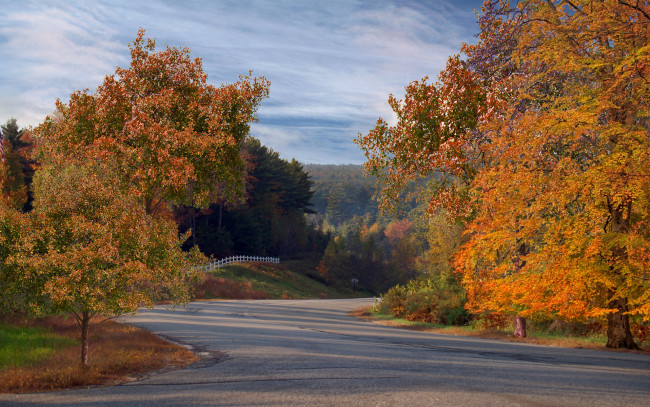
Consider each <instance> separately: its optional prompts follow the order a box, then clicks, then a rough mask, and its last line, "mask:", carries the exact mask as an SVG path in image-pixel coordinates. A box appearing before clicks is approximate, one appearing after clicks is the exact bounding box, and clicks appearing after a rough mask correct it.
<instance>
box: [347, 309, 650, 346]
mask: <svg viewBox="0 0 650 407" xmlns="http://www.w3.org/2000/svg"><path fill="white" fill-rule="evenodd" d="M350 315H351V316H354V317H356V318H359V319H363V320H367V321H372V322H374V323H376V324H380V325H385V326H394V327H398V328H404V329H412V330H416V331H423V332H433V333H438V334H445V335H458V336H472V337H477V338H484V339H496V340H502V341H510V342H519V343H531V344H538V345H545V346H556V347H564V348H577V349H582V348H584V349H597V350H610V351H617V352H633V353H643V354H648V353H650V350H646V351H632V350H627V349H608V348H606V347H605V343H606V342H607V340H606V337H605V335H603V334H599V335H589V336H573V335H569V334H567V333H564V332H548V331H540V330H535V329H528V331H527V333H528V336H527V337H526V338H515V337H514V336H512V332H513V330H512V329H497V328H489V329H483V328H477V327H472V326H448V325H438V324H431V323H426V322H414V321H408V320H406V319H399V318H394V317H392V316H390V315H385V314H379V313H374V312H372V307H367V308H361V309H358V310H354V311H352V312H351V313H350ZM644 345H645V346H644ZM647 345H648V344H645V343H644V344H641V346H642V347H644V348H646V347H647Z"/></svg>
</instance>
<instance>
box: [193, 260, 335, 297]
mask: <svg viewBox="0 0 650 407" xmlns="http://www.w3.org/2000/svg"><path fill="white" fill-rule="evenodd" d="M194 291H195V298H197V299H211V298H229V299H259V298H274V299H298V298H340V297H341V294H340V293H338V292H337V291H336V290H334V289H333V288H331V287H328V286H326V285H325V284H323V283H321V282H320V281H317V280H314V279H312V278H309V277H308V276H305V275H303V274H300V273H296V272H294V271H291V270H289V269H288V268H286V267H285V266H283V265H282V264H266V263H247V264H238V265H230V266H226V267H223V268H222V269H220V270H216V271H213V272H211V273H207V275H206V279H205V281H204V282H203V283H201V284H199V285H198V286H197V287H195V290H194Z"/></svg>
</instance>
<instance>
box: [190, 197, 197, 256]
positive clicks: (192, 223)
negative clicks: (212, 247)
mask: <svg viewBox="0 0 650 407" xmlns="http://www.w3.org/2000/svg"><path fill="white" fill-rule="evenodd" d="M190 217H191V218H190V226H191V227H192V247H196V209H195V208H194V206H192V208H190Z"/></svg>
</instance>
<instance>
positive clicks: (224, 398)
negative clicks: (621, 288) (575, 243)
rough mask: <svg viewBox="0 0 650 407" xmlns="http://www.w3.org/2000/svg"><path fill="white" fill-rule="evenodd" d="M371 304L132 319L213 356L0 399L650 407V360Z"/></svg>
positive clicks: (239, 306) (267, 304)
mask: <svg viewBox="0 0 650 407" xmlns="http://www.w3.org/2000/svg"><path fill="white" fill-rule="evenodd" d="M372 303H373V300H372V299H356V300H299V301H211V302H196V303H191V304H189V305H188V306H187V307H186V308H181V309H177V310H167V309H164V308H161V309H155V310H147V311H142V312H139V313H138V315H137V316H135V317H128V318H125V319H124V320H125V321H126V322H128V323H130V324H133V325H137V326H139V327H143V328H146V329H149V330H151V331H153V332H155V333H157V334H160V335H162V336H164V337H167V338H171V339H174V340H176V341H178V342H181V343H185V344H191V345H193V346H194V347H195V348H196V349H198V350H200V351H202V352H205V354H206V355H209V356H208V357H206V358H205V359H204V360H203V361H202V362H201V363H198V364H197V365H194V366H192V367H190V368H186V369H182V370H176V371H171V372H166V373H160V374H155V375H152V376H151V377H149V378H147V379H144V380H139V381H134V382H130V383H127V384H122V385H118V386H107V387H92V388H87V389H77V390H65V391H57V392H49V393H34V394H21V395H7V394H4V395H0V405H15V406H32V405H48V406H109V405H111V406H112V405H119V406H211V405H216V406H298V405H301V406H408V407H413V406H522V405H523V406H650V357H649V356H646V355H639V354H630V353H614V352H601V351H592V350H585V349H562V348H550V347H542V346H535V345H527V344H517V343H508V342H500V341H491V340H482V339H474V338H466V337H457V336H445V335H436V334H431V333H422V332H414V331H409V330H403V329H398V328H390V327H385V326H380V325H376V324H373V323H371V322H366V321H359V320H356V319H354V318H351V317H349V316H348V315H347V312H348V311H350V310H352V309H355V308H358V307H361V306H364V305H370V304H372Z"/></svg>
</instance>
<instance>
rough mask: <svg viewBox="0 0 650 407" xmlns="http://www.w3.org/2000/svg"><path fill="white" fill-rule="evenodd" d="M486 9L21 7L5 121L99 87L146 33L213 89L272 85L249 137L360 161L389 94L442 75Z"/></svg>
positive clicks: (4, 85)
mask: <svg viewBox="0 0 650 407" xmlns="http://www.w3.org/2000/svg"><path fill="white" fill-rule="evenodd" d="M481 2H482V1H481V0H456V1H454V2H453V3H452V1H451V0H440V1H435V2H418V1H409V0H394V1H390V0H383V1H376V0H331V1H328V2H304V1H300V0H278V1H273V2H268V1H264V0H239V1H234V0H233V1H226V0H224V1H213V0H186V1H184V2H178V1H176V0H150V1H147V2H137V1H132V0H112V1H109V0H96V1H89V2H86V1H82V0H52V1H50V2H48V3H47V5H43V2H42V1H37V0H25V1H23V2H15V4H14V3H12V4H11V5H10V6H9V7H7V8H6V10H5V12H4V15H0V58H2V60H3V61H4V62H5V63H4V64H3V65H2V68H0V79H2V82H1V83H0V96H1V98H0V121H2V120H6V119H7V118H9V117H10V116H14V117H16V118H17V119H18V121H19V124H22V125H33V124H37V123H38V122H40V121H42V119H43V118H44V116H45V115H46V114H48V113H49V112H51V111H52V109H53V106H54V101H55V100H56V98H61V99H63V100H65V99H66V98H67V96H68V95H69V94H70V93H71V92H72V91H74V90H77V89H84V88H90V89H91V90H92V89H94V88H95V87H96V86H98V85H99V84H100V83H101V80H102V78H103V76H104V75H108V74H111V73H113V72H114V70H115V66H116V65H121V66H124V65H125V64H128V47H127V44H128V43H129V42H131V41H132V40H133V39H134V38H135V35H136V33H137V30H138V28H139V27H143V28H145V29H146V30H147V35H148V36H150V37H154V38H156V39H157V41H158V44H159V45H161V46H162V45H164V44H169V45H172V46H177V47H182V46H187V47H189V48H191V50H192V54H193V55H194V56H198V57H201V58H203V64H204V69H205V70H206V72H207V73H208V75H209V80H210V81H211V82H213V83H215V84H219V83H225V82H233V81H235V80H237V77H238V75H240V74H245V73H247V72H248V70H250V69H252V70H253V71H254V74H255V75H264V76H266V77H267V78H268V79H270V80H271V95H270V99H269V100H267V101H265V102H263V105H262V107H261V109H260V112H259V113H260V122H259V123H257V124H254V125H253V127H252V132H253V135H255V136H257V137H259V138H260V139H261V140H262V141H263V142H264V143H265V144H267V145H269V146H270V147H272V148H274V149H275V150H276V151H278V152H280V153H281V154H282V155H283V156H284V157H286V158H291V157H295V158H297V159H299V160H301V161H304V162H321V163H327V162H340V163H346V162H361V161H362V160H363V157H362V155H361V153H360V151H359V150H358V148H357V147H356V146H355V145H354V144H353V143H352V139H353V138H354V137H355V136H356V135H357V133H359V132H361V133H365V132H367V131H368V130H369V129H370V128H372V127H373V126H374V123H375V121H376V119H377V117H379V116H383V117H384V118H387V119H389V120H390V119H391V118H392V117H393V115H392V112H391V110H390V108H389V107H388V104H387V103H386V100H387V96H388V94H389V93H395V94H396V95H400V94H401V93H403V88H404V86H405V85H407V84H408V83H409V82H410V81H412V80H415V79H420V78H421V77H423V76H424V75H430V76H435V75H436V74H437V72H438V71H439V70H440V69H441V68H442V67H443V66H444V63H445V60H446V58H447V56H448V55H450V54H452V53H455V52H457V51H458V48H459V46H460V43H461V42H462V41H471V40H472V34H473V29H472V25H471V24H472V23H471V22H472V21H474V18H473V17H472V10H473V8H475V7H478V6H479V5H480V4H481ZM18 3H20V4H18ZM8 100H9V101H8ZM39 117H40V118H39Z"/></svg>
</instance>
